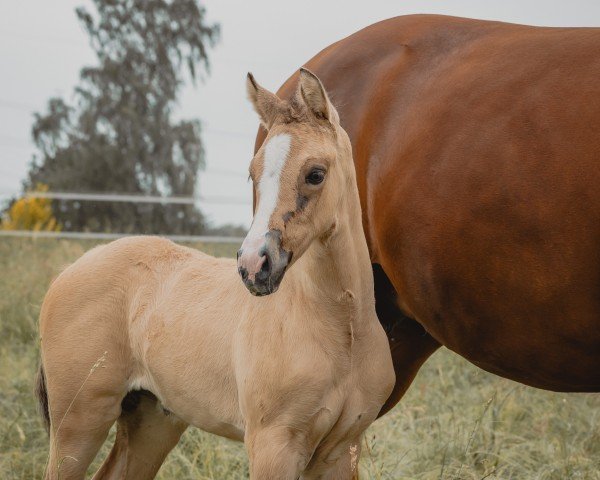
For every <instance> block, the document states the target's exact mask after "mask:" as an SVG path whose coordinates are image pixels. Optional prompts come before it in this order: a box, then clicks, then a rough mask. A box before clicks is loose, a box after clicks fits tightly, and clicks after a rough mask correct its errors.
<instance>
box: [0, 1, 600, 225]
mask: <svg viewBox="0 0 600 480" xmlns="http://www.w3.org/2000/svg"><path fill="white" fill-rule="evenodd" d="M203 3H204V4H205V5H206V7H207V11H208V14H209V18H210V19H211V20H214V21H218V22H219V23H221V29H222V39H221V42H220V43H219V45H218V46H217V47H216V48H215V49H214V50H213V51H212V52H211V62H212V73H211V76H210V77H209V79H208V81H207V82H206V83H205V84H199V85H198V87H197V88H194V87H193V86H191V85H186V87H185V88H184V91H183V94H182V96H181V102H180V106H181V108H180V110H179V111H178V112H177V116H178V117H179V116H180V117H184V118H192V117H193V118H200V119H201V120H202V122H203V123H204V126H205V128H206V130H205V132H204V135H203V140H204V142H205V148H206V153H207V156H206V160H207V167H208V169H209V172H206V173H204V174H202V176H201V181H200V193H201V194H202V195H220V196H233V197H242V198H247V199H248V206H244V205H213V204H205V205H202V209H203V211H204V212H205V213H206V214H208V216H209V219H211V220H212V221H213V222H214V223H215V224H220V223H242V224H245V225H249V224H250V221H251V211H250V198H251V189H250V185H249V184H248V183H247V181H246V174H247V168H248V163H249V161H250V159H251V155H252V147H253V144H254V134H255V132H256V127H257V125H258V122H257V120H256V117H255V115H254V113H253V112H252V110H251V108H250V106H249V104H248V102H247V100H246V97H245V87H244V82H245V75H246V72H247V71H252V72H253V73H254V74H255V76H256V78H257V80H258V81H259V82H260V83H262V84H263V85H264V86H266V87H267V88H270V89H272V90H275V89H277V88H278V87H279V85H280V84H281V83H282V82H283V81H284V80H285V79H286V78H287V77H288V76H289V75H290V74H291V73H292V72H293V71H294V70H295V69H296V68H298V67H299V66H300V65H302V64H303V63H304V62H305V61H307V60H308V59H310V58H311V57H312V56H313V55H314V54H316V53H317V52H318V51H320V50H321V49H323V48H324V47H326V46H327V45H329V44H331V43H333V42H334V41H336V40H338V39H340V38H342V37H344V36H347V35H349V34H351V33H353V32H355V31H357V30H359V29H360V28H362V27H365V26H367V25H369V24H371V23H374V22H376V21H378V20H382V19H385V18H389V17H393V16H396V15H404V14H410V13H442V14H449V15H456V16H465V17H473V18H485V19H493V20H503V21H509V22H516V23H527V24H533V25H548V26H600V0H570V1H568V2H566V1H564V0H493V1H492V0H446V1H433V0H429V1H427V0H425V1H423V0H421V1H415V0H406V1H392V0H387V1H386V0H368V1H356V0H347V1H345V2H342V1H339V2H333V1H329V2H328V1H325V0H320V1H318V0H302V1H295V2H291V1H283V0H253V1H248V0H246V1H242V0H238V1H231V0H230V1H228V0H220V1H216V0H213V1H210V0H209V1H205V2H203ZM81 4H84V5H89V0H88V1H86V0H77V1H73V0H53V1H48V0H12V1H9V0H4V1H2V2H0V196H1V195H2V194H6V193H16V192H18V191H19V190H20V186H21V181H22V179H23V178H24V177H25V173H26V171H27V166H28V164H29V162H30V159H31V156H32V153H33V151H34V149H33V145H32V143H31V140H30V128H31V123H32V119H33V112H34V111H44V108H45V104H46V101H47V99H48V98H49V97H50V96H54V95H61V96H64V97H66V98H67V99H69V97H70V96H71V94H72V91H73V87H74V85H75V84H76V83H77V81H78V74H79V70H80V68H81V67H82V66H84V65H90V64H94V61H95V58H94V56H93V53H92V51H91V49H90V48H89V46H88V43H87V38H86V36H85V35H84V33H83V31H82V29H81V28H80V26H79V23H78V21H77V19H76V16H75V13H74V8H75V7H76V6H78V5H81ZM210 170H213V171H214V170H228V171H233V172H239V173H238V174H237V175H222V174H218V173H216V172H213V173H210ZM124 193H125V192H124ZM0 198H1V197H0Z"/></svg>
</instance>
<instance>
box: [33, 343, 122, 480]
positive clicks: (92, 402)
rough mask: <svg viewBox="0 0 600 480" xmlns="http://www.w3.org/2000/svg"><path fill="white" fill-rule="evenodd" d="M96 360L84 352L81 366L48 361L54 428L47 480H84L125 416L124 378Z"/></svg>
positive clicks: (118, 372) (48, 388) (79, 363)
mask: <svg viewBox="0 0 600 480" xmlns="http://www.w3.org/2000/svg"><path fill="white" fill-rule="evenodd" d="M86 354H87V356H86ZM94 357H96V355H95V354H94V352H92V353H88V352H84V353H82V354H81V355H80V357H79V358H77V360H76V361H67V362H65V361H62V362H61V361H59V360H60V359H57V358H53V357H51V361H49V362H45V365H44V368H45V371H46V372H47V376H46V385H47V392H48V402H49V403H48V408H49V413H50V423H51V425H50V453H49V458H48V465H47V468H46V475H45V478H46V479H47V480H54V479H59V478H60V480H80V479H83V478H84V477H85V473H86V470H87V468H88V466H89V465H90V463H92V461H93V460H94V458H95V456H96V454H97V453H98V450H99V449H100V447H101V446H102V443H103V442H104V440H105V439H106V436H107V435H108V431H109V430H110V427H111V426H112V425H113V424H114V423H115V421H116V419H117V418H118V417H119V415H120V413H121V400H122V398H123V396H124V395H125V392H124V385H125V380H124V377H123V376H122V375H121V372H120V369H119V368H118V367H115V366H113V365H111V366H109V367H107V368H104V366H105V363H106V362H105V357H104V356H102V357H100V358H99V359H97V360H94V359H93V358H94ZM96 358H97V357H96Z"/></svg>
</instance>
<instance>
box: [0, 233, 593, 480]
mask: <svg viewBox="0 0 600 480" xmlns="http://www.w3.org/2000/svg"><path fill="white" fill-rule="evenodd" d="M93 245H94V243H93V242H74V241H59V240H25V239H0V271H1V272H2V275H0V479H31V478H41V476H42V472H43V468H44V465H45V462H46V452H47V448H48V439H47V437H46V433H45V431H44V429H43V427H42V423H41V421H40V419H39V417H38V415H37V412H36V406H35V402H34V399H33V395H32V388H33V387H32V381H33V377H34V373H35V370H36V367H37V362H38V336H37V316H38V313H39V308H40V304H41V302H42V298H43V296H44V293H45V291H46V289H47V287H48V285H49V282H50V281H51V279H52V278H53V277H54V276H55V275H56V274H57V273H58V272H59V271H60V270H61V268H62V267H63V266H65V265H67V264H68V263H70V262H72V261H73V260H75V259H76V258H77V257H79V256H80V255H81V254H82V253H83V252H84V251H85V250H87V249H88V248H90V247H91V246H93ZM194 246H195V247H198V248H201V249H203V250H204V251H206V252H208V253H211V254H215V255H220V256H225V255H233V254H234V252H235V250H236V247H235V246H233V245H194ZM109 441H110V439H109ZM365 442H366V446H365V447H363V456H362V460H361V473H362V477H361V478H362V479H378V480H379V479H394V480H395V479H478V480H479V479H483V478H487V479H540V480H541V479H544V480H545V479H548V480H550V479H552V480H554V479H556V480H563V479H592V480H594V479H600V396H599V395H594V394H559V393H551V392H544V391H541V390H536V389H533V388H528V387H525V386H522V385H519V384H516V383H514V382H511V381H509V380H505V379H501V378H499V377H496V376H494V375H491V374H488V373H486V372H484V371H482V370H479V369H478V368H476V367H474V366H472V365H470V364H469V363H468V362H466V361H465V360H463V359H461V358H460V357H458V356H456V355H454V354H452V353H451V352H448V351H447V350H440V351H438V352H437V353H436V354H435V355H434V356H433V357H432V358H431V359H430V360H429V361H428V362H427V363H426V365H425V366H424V367H423V368H422V370H421V372H420V373H419V375H418V376H417V379H416V381H415V382H414V384H413V385H412V387H411V388H410V390H409V392H408V393H407V395H406V396H405V398H404V399H403V400H402V402H400V404H399V405H398V406H397V407H396V408H395V409H394V410H393V411H392V412H390V413H389V414H388V415H386V416H385V417H384V418H383V419H381V420H379V421H377V422H376V423H375V424H374V425H373V426H372V427H371V428H370V429H369V430H368V433H367V437H366V439H365ZM108 448H109V442H107V445H105V448H104V449H103V451H102V453H101V454H100V455H99V458H98V459H97V461H96V465H97V464H98V463H99V461H101V457H103V456H104V455H105V454H106V452H107V451H108ZM247 476H248V467H247V460H246V455H245V452H244V449H243V446H242V445H241V444H237V443H235V442H231V441H228V440H224V439H221V438H218V437H216V436H214V435H209V434H206V433H203V432H200V431H198V430H195V429H191V428H190V429H188V431H187V432H186V434H185V435H184V438H183V439H182V441H181V442H180V444H179V446H178V447H177V448H176V449H175V450H174V451H173V452H172V453H171V455H170V456H169V457H168V459H167V461H166V462H165V465H164V466H163V468H162V469H161V472H160V474H159V478H161V479H171V478H178V479H184V478H194V479H224V478H247Z"/></svg>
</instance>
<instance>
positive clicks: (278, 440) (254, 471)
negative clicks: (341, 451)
mask: <svg viewBox="0 0 600 480" xmlns="http://www.w3.org/2000/svg"><path fill="white" fill-rule="evenodd" d="M244 443H245V444H246V449H247V450H248V457H249V459H250V480H297V479H298V478H299V476H300V473H301V472H302V471H303V470H304V468H305V467H306V464H307V463H308V454H307V452H306V446H305V444H304V443H305V442H304V435H301V434H299V433H296V432H294V431H293V430H292V429H291V428H288V427H270V428H266V429H261V430H255V431H250V430H247V431H246V437H245V440H244Z"/></svg>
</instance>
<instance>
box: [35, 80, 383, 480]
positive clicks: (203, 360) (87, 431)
mask: <svg viewBox="0 0 600 480" xmlns="http://www.w3.org/2000/svg"><path fill="white" fill-rule="evenodd" d="M248 93H249V96H250V99H251V100H252V102H253V104H254V106H255V108H256V110H257V112H258V114H259V116H260V118H261V121H262V123H263V125H265V126H266V127H267V128H268V129H269V136H268V137H267V139H266V141H265V146H264V147H263V148H261V149H260V150H259V151H258V152H257V154H256V155H255V156H254V159H253V160H252V163H251V167H250V172H251V176H252V179H253V181H254V184H255V186H256V187H257V191H258V207H257V210H256V214H255V216H254V220H253V223H252V227H251V229H250V231H249V233H248V235H247V237H246V239H245V240H244V243H243V245H242V249H241V250H240V252H239V257H238V263H237V268H236V263H235V261H234V260H232V259H216V258H213V257H210V256H208V255H204V254H202V253H200V252H198V251H196V250H193V249H190V248H185V247H181V246H178V245H175V244H174V243H172V242H169V241H168V240H164V239H159V238H152V237H134V238H126V239H122V240H118V241H116V242H113V243H110V244H108V245H104V246H101V247H98V248H95V249H93V250H91V251H90V252H88V253H86V254H85V255H84V256H83V257H81V258H80V259H79V260H77V261H76V262H75V263H74V264H73V265H71V266H70V267H68V268H67V269H66V270H65V271H64V272H63V273H62V274H61V275H60V276H59V277H58V278H57V279H56V280H55V281H54V282H53V284H52V286H51V287H50V290H49V292H48V294H47V295H46V298H45V300H44V304H43V306H42V311H41V315H40V332H41V335H42V369H41V370H40V376H39V394H40V395H39V397H40V399H41V401H42V407H43V408H44V409H45V410H46V416H47V420H48V421H49V425H48V426H49V429H50V459H49V465H48V468H47V472H46V478H53V479H54V478H60V479H63V480H67V479H81V478H83V477H84V475H85V472H86V470H87V468H88V466H89V464H90V462H91V461H92V460H93V458H94V457H95V456H96V453H97V452H98V449H99V448H100V446H101V445H102V443H103V442H104V440H105V438H106V435H107V433H108V431H109V429H110V427H111V425H113V423H115V422H117V435H116V440H115V444H114V446H113V449H112V451H111V453H110V455H109V456H108V457H107V459H106V460H105V462H104V464H103V465H102V467H101V468H100V470H99V471H98V473H97V474H96V476H95V478H96V479H100V478H102V479H109V478H110V479H119V480H125V479H131V480H144V479H150V478H153V477H154V476H155V474H156V472H157V471H158V469H159V468H160V465H161V464H162V462H163V460H164V458H165V457H166V455H167V454H168V453H169V451H170V450H171V449H172V448H173V447H174V446H175V445H176V444H177V442H178V440H179V437H180V436H181V434H182V433H183V431H184V430H185V429H186V427H187V426H188V425H194V426H196V427H198V428H202V429H204V430H206V431H209V432H213V433H216V434H218V435H222V436H225V437H229V438H233V439H237V440H244V442H245V444H246V448H247V450H248V454H249V457H250V478H252V479H256V480H297V479H299V478H303V479H307V480H308V479H317V478H319V479H323V480H325V479H330V480H334V479H335V480H338V479H339V480H350V478H354V477H355V476H356V474H357V462H358V459H359V455H360V439H361V435H362V433H363V432H364V430H365V429H366V428H367V427H368V425H369V424H370V423H371V422H372V421H373V420H375V418H376V417H377V415H378V413H379V411H380V409H381V407H382V406H383V404H384V402H385V400H386V399H387V398H388V396H389V395H390V393H391V391H392V389H393V386H394V369H393V365H392V359H391V355H390V350H389V348H388V342H387V338H386V335H385V332H384V330H383V328H382V327H381V325H380V323H379V321H378V319H377V315H376V312H375V298H374V294H373V288H374V287H373V275H372V271H371V263H370V261H369V252H368V250H367V243H366V240H365V235H364V232H363V229H362V222H361V210H360V200H359V197H358V190H357V187H356V177H355V171H354V164H353V161H352V148H351V145H350V140H349V138H348V135H347V134H346V133H345V132H344V130H343V129H342V128H341V127H340V125H339V117H338V114H337V112H336V111H335V108H333V106H332V105H331V103H330V102H329V99H328V97H327V94H326V93H325V91H324V90H323V86H322V84H321V82H320V81H319V80H318V78H317V77H315V76H314V75H313V74H312V73H310V72H308V71H306V70H303V71H302V72H301V81H300V88H299V89H298V91H297V92H296V96H295V97H294V98H293V99H292V100H291V101H290V102H284V101H282V100H280V99H279V98H277V97H276V96H275V95H274V94H273V93H270V92H268V91H267V90H265V89H263V88H262V87H260V86H259V85H258V84H257V83H256V82H255V81H254V79H253V78H252V77H251V76H249V77H248ZM238 269H239V273H240V274H241V276H242V280H243V282H244V284H245V285H246V287H247V289H246V288H244V286H243V284H242V281H241V280H240V278H239V276H238V271H237V270H238ZM284 275H285V277H286V278H285V280H284V281H283V282H282V278H283V277H284ZM280 282H282V283H281V286H280ZM248 290H250V292H251V293H253V294H254V295H255V296H265V295H270V294H273V293H274V292H276V291H277V293H276V294H275V295H272V296H267V297H265V298H255V297H253V296H251V295H250V294H249V293H248Z"/></svg>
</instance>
